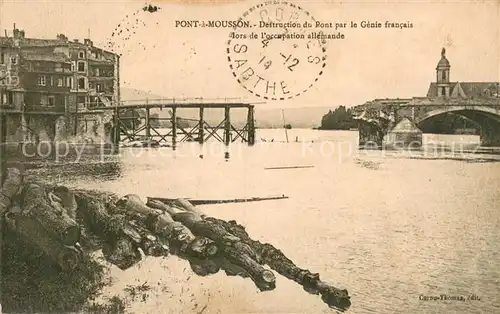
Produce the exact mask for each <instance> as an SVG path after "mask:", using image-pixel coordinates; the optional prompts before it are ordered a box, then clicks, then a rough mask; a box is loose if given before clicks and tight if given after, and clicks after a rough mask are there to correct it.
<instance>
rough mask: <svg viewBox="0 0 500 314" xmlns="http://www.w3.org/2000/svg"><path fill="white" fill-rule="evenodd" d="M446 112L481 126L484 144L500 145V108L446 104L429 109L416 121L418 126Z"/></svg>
mask: <svg viewBox="0 0 500 314" xmlns="http://www.w3.org/2000/svg"><path fill="white" fill-rule="evenodd" d="M446 113H455V114H459V115H462V116H464V117H466V118H468V119H469V120H472V121H474V122H476V123H477V124H478V125H480V127H481V133H480V137H481V145H482V146H500V110H499V109H496V108H494V107H489V106H446V107H442V108H437V109H433V110H429V111H427V112H425V113H424V114H422V115H421V116H419V117H415V119H414V122H415V124H416V125H417V126H418V125H420V124H421V123H422V122H423V121H425V120H428V119H430V118H432V117H435V116H439V115H442V114H446Z"/></svg>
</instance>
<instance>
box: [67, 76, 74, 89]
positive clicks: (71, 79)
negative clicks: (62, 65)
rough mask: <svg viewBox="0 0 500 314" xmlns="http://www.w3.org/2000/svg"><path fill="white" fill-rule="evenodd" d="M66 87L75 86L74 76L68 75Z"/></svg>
mask: <svg viewBox="0 0 500 314" xmlns="http://www.w3.org/2000/svg"><path fill="white" fill-rule="evenodd" d="M66 87H71V88H74V87H73V78H72V77H67V78H66Z"/></svg>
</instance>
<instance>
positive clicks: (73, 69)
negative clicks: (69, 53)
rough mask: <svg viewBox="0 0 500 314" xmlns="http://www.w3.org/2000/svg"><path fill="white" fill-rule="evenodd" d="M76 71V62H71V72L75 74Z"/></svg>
mask: <svg viewBox="0 0 500 314" xmlns="http://www.w3.org/2000/svg"><path fill="white" fill-rule="evenodd" d="M75 70H76V61H73V62H71V72H75Z"/></svg>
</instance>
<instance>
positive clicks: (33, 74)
mask: <svg viewBox="0 0 500 314" xmlns="http://www.w3.org/2000/svg"><path fill="white" fill-rule="evenodd" d="M118 102H119V56H118V55H116V54H114V53H112V52H109V51H105V50H103V49H101V48H98V47H95V46H94V44H93V42H92V41H91V40H90V39H88V38H87V39H84V41H83V42H80V41H79V40H77V39H75V40H73V41H70V40H68V38H67V37H66V36H65V35H64V34H58V35H57V36H55V38H54V39H35V38H28V37H26V34H25V32H24V30H20V29H17V28H16V27H15V25H14V29H13V31H12V34H11V36H8V34H7V32H5V37H0V112H1V115H0V116H1V128H2V132H1V133H2V137H3V138H2V142H23V141H38V140H40V139H43V140H50V141H53V140H55V139H56V140H57V139H65V138H69V137H75V136H76V137H83V138H85V139H86V140H88V139H90V140H92V141H99V140H101V141H102V140H105V139H106V136H108V135H107V134H106V132H107V130H108V129H109V124H110V123H111V117H110V116H109V115H110V112H111V111H110V110H104V111H99V108H102V107H109V106H113V105H114V104H116V103H118Z"/></svg>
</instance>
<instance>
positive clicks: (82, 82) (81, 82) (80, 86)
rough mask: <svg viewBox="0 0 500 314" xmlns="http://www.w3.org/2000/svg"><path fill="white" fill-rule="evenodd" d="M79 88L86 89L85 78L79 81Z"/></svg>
mask: <svg viewBox="0 0 500 314" xmlns="http://www.w3.org/2000/svg"><path fill="white" fill-rule="evenodd" d="M78 88H80V89H85V78H83V77H81V78H79V79H78Z"/></svg>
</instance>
